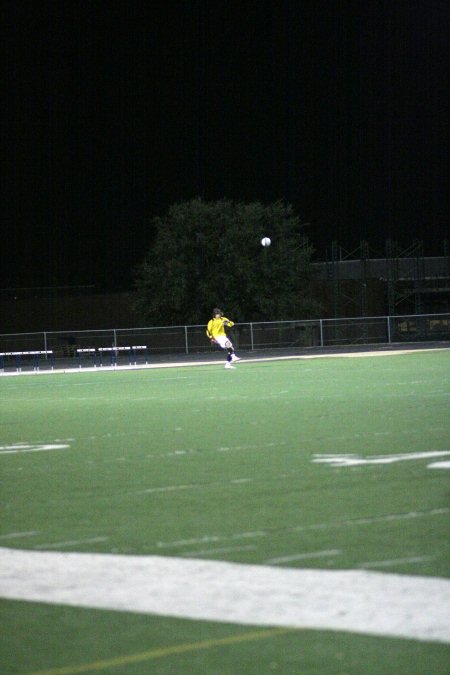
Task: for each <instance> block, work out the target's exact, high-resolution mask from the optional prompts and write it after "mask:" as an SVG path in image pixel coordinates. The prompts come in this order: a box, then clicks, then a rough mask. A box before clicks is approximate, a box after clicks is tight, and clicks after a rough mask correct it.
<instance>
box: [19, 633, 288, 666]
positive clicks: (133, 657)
mask: <svg viewBox="0 0 450 675" xmlns="http://www.w3.org/2000/svg"><path fill="white" fill-rule="evenodd" d="M293 630H294V629H292V628H272V629H269V630H259V631H252V632H249V633H242V634H240V635H230V636H229V637H224V638H216V639H211V640H203V641H201V642H190V643H186V644H181V645H172V646H171V647H161V648H159V649H150V650H148V651H146V652H139V653H138V654H129V655H128V656H117V657H116V658H113V659H105V660H103V661H94V662H93V663H85V664H82V665H79V666H65V667H63V668H54V669H52V670H40V671H38V672H33V673H30V675H74V674H75V673H87V672H89V671H92V670H103V669H104V668H117V667H120V666H126V665H128V664H130V663H139V662H141V661H151V660H152V659H160V658H162V657H164V656H172V655H173V654H183V653H185V652H195V651H199V650H201V649H211V648H212V647H220V646H222V645H232V644H238V643H239V642H250V641H252V640H264V639H265V638H270V637H275V636H276V635H283V634H284V633H290V632H292V631H293Z"/></svg>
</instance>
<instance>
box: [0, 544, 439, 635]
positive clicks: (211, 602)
mask: <svg viewBox="0 0 450 675" xmlns="http://www.w3.org/2000/svg"><path fill="white" fill-rule="evenodd" d="M0 597H3V598H7V599H10V600H21V601H23V600H25V601H29V602H45V603H49V604H58V605H69V606H74V607H89V608H96V609H105V610H116V611H122V612H123V611H129V612H136V613H142V614H153V615H159V616H168V617H177V618H183V619H191V620H200V621H217V622H225V623H237V624H241V625H254V626H256V625H258V626H274V627H275V626H283V627H289V628H306V629H317V630H334V631H347V632H352V633H360V634H367V635H379V636H384V637H396V638H399V637H400V638H406V639H415V640H423V641H427V642H443V643H448V642H450V623H449V621H448V617H449V612H450V581H449V580H448V579H441V578H434V577H420V576H409V575H400V574H391V573H386V572H378V571H375V572H374V571H368V570H317V569H314V570H313V569H290V568H282V567H269V566H265V565H245V564H238V563H230V562H225V561H217V560H197V559H188V558H183V559H180V558H172V557H168V558H167V557H161V556H134V555H132V556H127V555H110V554H108V555H105V554H96V553H62V552H56V551H54V552H51V551H45V552H37V551H24V550H14V549H8V548H2V549H0Z"/></svg>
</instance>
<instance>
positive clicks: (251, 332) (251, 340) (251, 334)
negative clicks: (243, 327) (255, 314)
mask: <svg viewBox="0 0 450 675" xmlns="http://www.w3.org/2000/svg"><path fill="white" fill-rule="evenodd" d="M250 344H251V346H252V351H253V349H254V347H253V324H252V323H251V324H250Z"/></svg>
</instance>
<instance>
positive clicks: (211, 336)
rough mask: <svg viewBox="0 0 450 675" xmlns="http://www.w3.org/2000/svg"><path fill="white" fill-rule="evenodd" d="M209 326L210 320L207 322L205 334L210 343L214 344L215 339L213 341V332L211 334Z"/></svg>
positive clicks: (210, 324) (210, 325)
mask: <svg viewBox="0 0 450 675" xmlns="http://www.w3.org/2000/svg"><path fill="white" fill-rule="evenodd" d="M211 327H212V322H211V321H210V322H209V323H208V326H207V328H206V335H207V337H208V338H209V339H210V340H211V344H215V343H216V341H215V339H214V336H213V334H212V332H211Z"/></svg>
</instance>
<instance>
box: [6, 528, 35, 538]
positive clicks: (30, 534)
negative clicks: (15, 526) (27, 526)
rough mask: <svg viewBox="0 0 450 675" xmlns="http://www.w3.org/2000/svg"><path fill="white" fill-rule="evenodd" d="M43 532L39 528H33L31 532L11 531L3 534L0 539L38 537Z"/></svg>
mask: <svg viewBox="0 0 450 675" xmlns="http://www.w3.org/2000/svg"><path fill="white" fill-rule="evenodd" d="M38 534H41V533H40V532H39V530H31V531H30V532H10V533H9V534H1V535H0V539H21V538H22V537H36V536H37V535H38Z"/></svg>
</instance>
